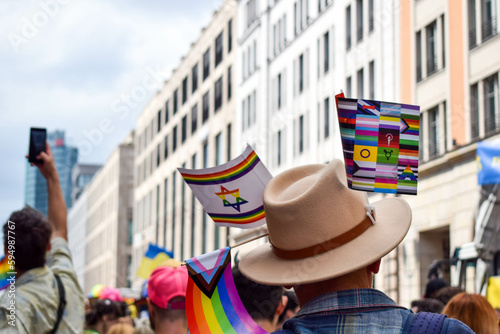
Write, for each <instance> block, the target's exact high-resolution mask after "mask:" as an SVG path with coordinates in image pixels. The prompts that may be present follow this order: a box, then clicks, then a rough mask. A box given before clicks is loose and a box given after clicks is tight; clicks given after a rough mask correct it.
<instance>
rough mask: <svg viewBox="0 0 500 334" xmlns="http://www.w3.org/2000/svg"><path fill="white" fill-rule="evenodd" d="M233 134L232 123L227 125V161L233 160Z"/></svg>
mask: <svg viewBox="0 0 500 334" xmlns="http://www.w3.org/2000/svg"><path fill="white" fill-rule="evenodd" d="M231 134H232V126H231V123H229V124H228V125H227V161H229V160H231Z"/></svg>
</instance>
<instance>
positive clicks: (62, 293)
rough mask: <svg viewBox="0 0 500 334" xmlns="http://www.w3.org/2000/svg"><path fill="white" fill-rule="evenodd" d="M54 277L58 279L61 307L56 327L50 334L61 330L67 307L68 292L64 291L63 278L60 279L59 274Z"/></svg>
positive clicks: (58, 309) (58, 310) (58, 311)
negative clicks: (60, 326)
mask: <svg viewBox="0 0 500 334" xmlns="http://www.w3.org/2000/svg"><path fill="white" fill-rule="evenodd" d="M54 276H55V277H56V281H57V289H58V290H59V307H58V308H57V320H56V323H55V325H54V328H52V331H50V334H55V333H57V328H59V324H60V323H61V320H62V316H63V312H64V308H65V307H66V292H65V291H64V285H63V284H62V282H61V277H59V275H57V274H54Z"/></svg>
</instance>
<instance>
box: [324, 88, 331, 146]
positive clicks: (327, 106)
mask: <svg viewBox="0 0 500 334" xmlns="http://www.w3.org/2000/svg"><path fill="white" fill-rule="evenodd" d="M324 103H325V119H324V120H325V139H326V138H328V137H329V136H330V99H329V98H328V97H327V98H326V99H325V102H324Z"/></svg>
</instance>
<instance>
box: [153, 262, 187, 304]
mask: <svg viewBox="0 0 500 334" xmlns="http://www.w3.org/2000/svg"><path fill="white" fill-rule="evenodd" d="M187 283H188V272H187V269H186V267H185V266H179V267H177V268H173V267H158V268H156V269H155V270H154V271H153V273H152V274H151V276H150V277H149V281H148V297H149V299H150V300H151V301H152V302H153V303H154V304H155V305H156V306H158V307H161V308H163V309H181V308H185V303H184V302H180V303H170V305H169V302H170V300H172V298H175V297H184V298H185V297H186V290H187Z"/></svg>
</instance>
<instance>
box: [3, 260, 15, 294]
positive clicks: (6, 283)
mask: <svg viewBox="0 0 500 334" xmlns="http://www.w3.org/2000/svg"><path fill="white" fill-rule="evenodd" d="M12 271H13V270H10V268H9V258H8V257H7V256H4V257H3V258H2V259H1V260H0V290H4V289H7V287H8V286H9V281H8V280H7V279H8V278H9V277H11V276H12V274H9V272H12Z"/></svg>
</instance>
